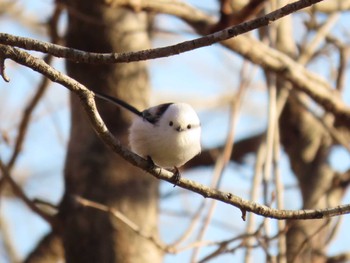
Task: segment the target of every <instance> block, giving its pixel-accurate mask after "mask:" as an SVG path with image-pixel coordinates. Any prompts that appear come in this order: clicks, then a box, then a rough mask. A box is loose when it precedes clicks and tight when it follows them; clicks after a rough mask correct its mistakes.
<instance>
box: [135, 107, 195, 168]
mask: <svg viewBox="0 0 350 263" xmlns="http://www.w3.org/2000/svg"><path fill="white" fill-rule="evenodd" d="M200 139H201V127H200V121H199V118H198V116H197V114H196V112H195V111H194V110H193V108H192V107H191V106H190V105H188V104H185V103H174V104H171V105H170V106H169V107H168V108H167V110H166V111H165V112H164V113H163V115H162V116H161V117H160V118H159V121H158V122H157V123H155V124H152V123H150V122H148V121H147V120H144V119H142V118H136V119H135V120H134V121H133V123H132V125H131V127H130V133H129V142H130V146H131V149H132V151H134V152H135V153H137V154H138V155H140V156H142V157H144V158H147V156H149V157H151V158H152V160H153V161H154V163H156V164H157V165H159V166H161V167H165V168H170V167H174V166H176V167H180V166H182V165H184V164H185V163H186V162H187V161H189V160H190V159H192V158H193V157H194V156H195V155H197V154H199V153H200V151H201V145H200Z"/></svg>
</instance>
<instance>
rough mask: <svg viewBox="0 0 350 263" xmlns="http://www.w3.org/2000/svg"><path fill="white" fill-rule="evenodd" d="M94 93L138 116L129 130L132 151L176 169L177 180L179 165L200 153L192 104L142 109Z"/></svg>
mask: <svg viewBox="0 0 350 263" xmlns="http://www.w3.org/2000/svg"><path fill="white" fill-rule="evenodd" d="M94 93H95V95H96V97H99V98H101V99H104V100H106V101H109V102H112V103H114V104H117V105H119V106H122V107H123V108H125V109H127V110H129V111H130V112H132V113H134V114H135V115H137V117H136V118H135V119H134V120H133V121H132V124H131V127H130V129H129V143H130V146H131V149H132V151H133V152H135V153H137V154H138V155H140V156H142V157H144V158H147V159H148V160H149V161H152V163H153V162H154V163H155V164H157V165H159V166H161V167H164V168H175V171H176V173H175V175H176V176H177V177H176V178H175V180H178V179H179V176H180V175H179V172H178V167H180V166H182V165H184V164H185V163H186V162H188V161H189V160H191V159H192V158H193V157H194V156H196V155H197V154H199V153H200V151H201V144H200V138H201V127H200V121H199V118H198V115H197V113H196V112H195V111H194V109H193V108H192V107H191V106H190V105H188V104H186V103H165V104H160V105H158V106H154V107H151V108H149V109H146V110H144V111H142V112H140V111H139V110H137V109H136V108H135V107H133V106H131V105H130V104H128V103H126V102H125V101H123V100H120V99H117V98H114V97H111V96H108V95H105V94H103V93H100V92H97V91H94Z"/></svg>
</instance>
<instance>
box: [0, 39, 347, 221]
mask: <svg viewBox="0 0 350 263" xmlns="http://www.w3.org/2000/svg"><path fill="white" fill-rule="evenodd" d="M0 54H2V55H3V57H5V58H9V59H12V60H14V61H16V62H17V63H19V64H22V65H25V66H27V67H29V68H31V69H33V70H35V71H37V72H39V73H41V74H43V75H45V76H46V77H48V78H49V79H51V80H52V81H54V82H57V83H59V84H61V85H63V86H65V87H66V88H67V89H69V90H70V91H72V92H73V93H75V94H76V95H77V96H78V97H79V99H80V101H81V104H82V106H83V108H84V110H85V111H86V113H87V116H88V117H89V119H90V122H91V124H92V126H93V128H94V130H95V132H96V133H97V135H98V136H99V138H100V139H101V140H102V141H103V142H104V143H105V144H106V145H107V146H108V147H110V148H111V150H113V151H114V152H115V153H117V154H119V155H120V156H121V157H122V158H124V159H125V160H126V161H128V162H129V163H131V164H133V165H135V166H137V167H139V168H141V169H143V170H144V171H147V172H148V173H150V174H152V175H153V176H155V177H156V178H158V179H161V180H165V181H168V182H171V183H174V182H173V176H174V173H172V172H170V171H168V170H166V169H163V168H160V167H157V166H155V167H150V166H149V162H148V161H147V160H145V159H143V158H141V157H140V156H138V155H136V154H134V153H132V152H130V151H129V150H127V149H126V148H125V147H124V146H122V145H121V144H120V142H119V141H118V140H117V139H116V138H115V137H114V136H113V134H111V132H110V131H109V130H108V129H107V127H106V125H105V123H104V122H103V120H102V118H101V116H100V115H99V113H98V111H97V108H96V104H95V100H94V94H93V92H92V91H90V90H89V89H87V88H86V87H85V86H83V85H82V84H80V83H79V82H77V81H76V80H74V79H72V78H70V77H68V76H66V75H64V74H62V73H61V72H60V71H58V70H56V69H54V68H52V67H50V66H49V65H47V64H46V63H45V62H44V61H43V60H42V59H39V58H36V57H34V56H31V55H30V54H28V53H27V52H25V51H22V50H19V49H17V48H14V47H10V46H4V45H0ZM177 185H178V186H179V187H182V188H184V189H187V190H190V191H192V192H195V193H198V194H200V195H202V196H203V197H205V198H211V199H215V200H219V201H221V202H224V203H227V204H230V205H233V206H235V207H237V208H239V209H240V210H241V211H242V212H243V213H245V212H246V211H248V212H253V213H255V214H258V215H262V216H265V217H270V218H275V219H321V218H325V217H333V216H337V215H342V214H347V213H350V204H348V205H340V206H337V207H332V208H325V209H316V210H278V209H273V208H270V207H268V206H265V205H259V204H257V203H254V202H249V201H247V200H244V199H242V198H240V197H238V196H235V195H233V194H231V193H228V192H223V191H219V190H217V189H212V188H210V187H207V186H204V185H202V184H199V183H197V182H194V181H192V180H188V179H186V178H181V179H180V180H179V182H178V184H177Z"/></svg>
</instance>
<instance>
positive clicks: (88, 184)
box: [61, 0, 162, 263]
mask: <svg viewBox="0 0 350 263" xmlns="http://www.w3.org/2000/svg"><path fill="white" fill-rule="evenodd" d="M68 10H69V19H68V32H67V36H66V41H67V43H66V44H67V46H69V47H74V48H78V49H81V50H85V51H92V52H122V51H130V50H140V49H146V48H149V47H150V39H149V35H148V27H149V18H148V16H147V14H146V13H144V12H141V13H134V12H132V11H129V10H126V9H112V8H110V7H107V6H104V5H103V1H82V0H75V1H69V7H68ZM67 71H68V74H69V75H70V76H71V77H73V78H75V79H76V80H78V81H79V82H81V83H83V84H84V85H86V86H87V87H88V88H90V89H93V90H94V89H95V90H100V91H103V92H105V93H108V94H110V95H113V96H116V97H119V98H121V99H123V100H125V101H127V102H129V103H130V104H133V105H135V106H136V107H139V108H140V109H142V108H145V107H146V106H148V98H149V91H150V87H149V81H148V73H147V65H146V63H144V62H140V63H130V64H116V65H87V64H77V63H74V62H71V61H68V62H67ZM97 103H98V108H99V111H100V113H101V116H102V118H103V119H104V121H105V122H106V124H107V126H108V128H109V129H110V131H111V132H112V133H113V134H114V135H115V136H116V138H117V139H118V140H119V141H121V142H122V143H123V144H124V145H128V141H127V133H128V127H129V125H130V121H131V117H133V116H131V115H130V114H129V113H127V112H125V111H124V110H122V109H120V108H118V107H116V106H114V105H110V104H108V103H105V102H101V101H98V102H97ZM71 112H72V114H71V134H70V141H69V145H68V153H67V157H66V166H65V194H64V199H63V201H62V204H61V216H62V217H61V218H62V221H63V246H64V250H65V257H66V261H67V262H74V263H77V262H84V263H85V262H123V263H124V262H137V263H140V262H160V260H161V257H162V255H161V252H160V251H159V250H158V249H157V248H156V247H155V246H154V245H153V244H152V243H151V242H150V241H147V240H145V239H143V238H142V237H140V236H138V235H136V234H135V233H133V232H132V231H131V230H130V229H129V228H128V227H127V226H125V225H124V224H122V223H120V222H118V221H117V220H116V219H114V218H111V217H110V216H109V215H108V214H106V213H103V212H100V211H97V210H94V209H91V208H81V207H77V206H75V205H74V202H72V199H71V197H72V196H74V195H79V196H82V197H84V198H87V199H91V200H94V201H97V202H101V203H103V204H106V205H108V206H110V207H114V208H116V209H118V210H119V211H121V212H122V213H123V214H125V215H126V216H127V217H129V218H130V219H131V220H132V221H134V222H135V223H136V224H137V225H139V226H140V227H141V228H142V229H143V230H145V231H147V232H150V233H157V216H158V181H157V180H155V179H154V178H153V177H151V176H149V175H147V174H145V173H144V172H142V171H141V170H139V169H136V168H135V167H133V166H131V165H130V164H128V163H127V162H126V161H124V160H123V159H121V158H120V157H119V156H117V155H116V154H114V153H112V152H111V150H109V149H108V147H106V146H105V145H104V144H103V143H102V142H101V141H100V140H99V139H98V138H97V136H96V134H95V133H94V131H93V130H92V128H91V125H90V123H89V121H88V118H87V117H86V114H85V112H84V111H83V109H82V107H81V105H80V103H79V101H78V99H77V98H76V97H75V96H73V95H72V96H71Z"/></svg>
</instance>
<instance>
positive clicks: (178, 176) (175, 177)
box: [171, 166, 181, 187]
mask: <svg viewBox="0 0 350 263" xmlns="http://www.w3.org/2000/svg"><path fill="white" fill-rule="evenodd" d="M171 179H172V180H173V181H174V187H175V186H177V184H178V183H179V181H180V179H181V174H180V171H179V168H177V167H176V166H174V175H173V176H172V178H171Z"/></svg>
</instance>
